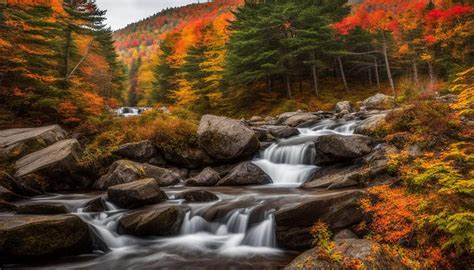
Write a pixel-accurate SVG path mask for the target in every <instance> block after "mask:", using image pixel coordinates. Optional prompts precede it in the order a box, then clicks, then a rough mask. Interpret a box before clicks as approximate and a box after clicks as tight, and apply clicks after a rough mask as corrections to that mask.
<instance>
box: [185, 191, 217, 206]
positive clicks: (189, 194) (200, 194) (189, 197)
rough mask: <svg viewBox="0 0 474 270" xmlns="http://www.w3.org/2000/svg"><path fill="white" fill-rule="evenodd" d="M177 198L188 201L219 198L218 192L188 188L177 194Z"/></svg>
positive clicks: (208, 200) (207, 200) (210, 200)
mask: <svg viewBox="0 0 474 270" xmlns="http://www.w3.org/2000/svg"><path fill="white" fill-rule="evenodd" d="M176 199H182V200H186V202H190V203H193V202H212V201H217V200H219V197H217V195H216V194H214V193H212V192H210V191H207V190H202V189H195V190H188V191H184V192H181V193H179V194H178V195H176Z"/></svg>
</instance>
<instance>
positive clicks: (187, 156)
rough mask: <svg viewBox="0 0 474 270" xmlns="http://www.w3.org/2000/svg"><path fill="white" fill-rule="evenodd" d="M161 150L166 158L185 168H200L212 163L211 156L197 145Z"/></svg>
mask: <svg viewBox="0 0 474 270" xmlns="http://www.w3.org/2000/svg"><path fill="white" fill-rule="evenodd" d="M161 152H162V153H163V156H164V158H165V159H166V160H168V161H170V162H172V163H174V164H177V165H180V166H182V167H185V168H190V169H195V168H202V167H204V166H207V165H210V164H212V163H213V160H212V159H211V157H210V156H209V155H208V154H207V153H206V152H205V151H204V150H202V149H201V148H199V147H189V148H185V149H180V150H176V149H173V151H170V150H169V149H168V150H167V149H161Z"/></svg>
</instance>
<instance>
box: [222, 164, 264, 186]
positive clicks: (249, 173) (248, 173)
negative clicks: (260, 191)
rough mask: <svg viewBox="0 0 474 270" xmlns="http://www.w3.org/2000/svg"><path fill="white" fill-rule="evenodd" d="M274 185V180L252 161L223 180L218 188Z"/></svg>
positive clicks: (238, 166) (237, 168)
mask: <svg viewBox="0 0 474 270" xmlns="http://www.w3.org/2000/svg"><path fill="white" fill-rule="evenodd" d="M270 183H272V179H271V178H270V176H268V175H267V174H266V173H265V172H264V171H263V170H262V169H260V168H259V167H258V166H257V165H255V164H253V163H252V162H250V161H246V162H242V163H240V164H239V165H237V166H236V167H235V168H234V169H232V171H231V172H230V173H229V174H228V175H227V176H226V177H224V178H222V180H220V181H219V182H218V183H217V185H218V186H245V185H265V184H270Z"/></svg>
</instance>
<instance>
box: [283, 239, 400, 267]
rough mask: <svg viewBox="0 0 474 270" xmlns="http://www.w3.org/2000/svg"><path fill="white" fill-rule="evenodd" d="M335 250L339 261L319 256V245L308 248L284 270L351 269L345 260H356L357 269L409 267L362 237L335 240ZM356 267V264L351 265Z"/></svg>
mask: <svg viewBox="0 0 474 270" xmlns="http://www.w3.org/2000/svg"><path fill="white" fill-rule="evenodd" d="M335 251H336V252H339V253H340V254H341V255H342V259H341V260H339V261H335V260H328V259H327V258H319V254H321V253H320V252H319V247H316V248H313V249H310V250H308V251H306V252H305V253H303V254H301V255H300V256H298V257H297V258H296V259H294V260H293V261H292V262H291V263H290V264H289V265H287V266H286V267H285V268H284V269H285V270H293V269H294V270H296V269H298V270H313V269H314V270H320V269H327V270H329V269H330V270H343V269H352V268H351V266H348V265H347V264H345V262H346V263H347V262H353V261H356V262H357V263H358V264H357V269H361V268H362V269H409V267H407V266H406V265H404V264H403V263H402V262H401V260H400V258H398V257H394V256H393V255H392V254H390V253H389V252H387V251H386V250H385V248H384V247H383V246H381V245H380V244H377V243H376V242H373V241H370V240H364V239H344V240H337V241H336V247H335ZM353 267H354V268H356V265H355V264H354V265H353Z"/></svg>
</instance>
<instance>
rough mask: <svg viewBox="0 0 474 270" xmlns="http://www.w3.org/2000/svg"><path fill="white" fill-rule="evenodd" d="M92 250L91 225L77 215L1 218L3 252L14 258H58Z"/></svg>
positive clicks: (1, 248) (0, 230)
mask: <svg viewBox="0 0 474 270" xmlns="http://www.w3.org/2000/svg"><path fill="white" fill-rule="evenodd" d="M91 252H92V239H91V234H90V232H89V227H88V226H87V224H86V223H84V222H83V221H82V220H81V219H80V218H79V217H77V216H74V215H55V216H32V215H15V216H4V217H2V218H0V253H1V254H5V255H7V256H11V257H46V256H48V257H53V256H54V257H58V256H61V255H67V256H71V255H76V254H84V253H91Z"/></svg>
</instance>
